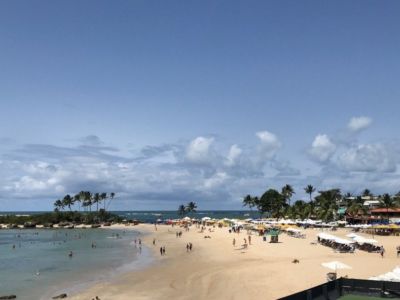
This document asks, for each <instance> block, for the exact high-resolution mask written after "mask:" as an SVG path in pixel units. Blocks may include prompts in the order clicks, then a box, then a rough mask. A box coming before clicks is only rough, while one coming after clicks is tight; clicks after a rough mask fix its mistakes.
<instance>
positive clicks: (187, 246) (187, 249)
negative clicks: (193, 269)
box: [186, 244, 189, 252]
mask: <svg viewBox="0 0 400 300" xmlns="http://www.w3.org/2000/svg"><path fill="white" fill-rule="evenodd" d="M186 252H189V244H186Z"/></svg>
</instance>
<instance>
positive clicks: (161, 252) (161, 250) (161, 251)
mask: <svg viewBox="0 0 400 300" xmlns="http://www.w3.org/2000/svg"><path fill="white" fill-rule="evenodd" d="M160 254H161V256H162V255H163V248H162V247H160Z"/></svg>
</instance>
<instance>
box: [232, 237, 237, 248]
mask: <svg viewBox="0 0 400 300" xmlns="http://www.w3.org/2000/svg"><path fill="white" fill-rule="evenodd" d="M232 245H233V247H235V245H236V239H235V238H233V241H232Z"/></svg>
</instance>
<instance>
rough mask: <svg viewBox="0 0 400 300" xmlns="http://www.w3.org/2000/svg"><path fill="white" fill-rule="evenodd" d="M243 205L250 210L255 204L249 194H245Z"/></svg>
mask: <svg viewBox="0 0 400 300" xmlns="http://www.w3.org/2000/svg"><path fill="white" fill-rule="evenodd" d="M243 206H247V207H248V208H250V210H252V208H253V207H254V206H256V203H255V202H254V198H253V197H252V196H250V195H247V196H245V197H244V198H243Z"/></svg>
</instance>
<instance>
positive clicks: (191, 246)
mask: <svg viewBox="0 0 400 300" xmlns="http://www.w3.org/2000/svg"><path fill="white" fill-rule="evenodd" d="M192 248H193V244H192V243H189V250H190V252H192Z"/></svg>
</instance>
